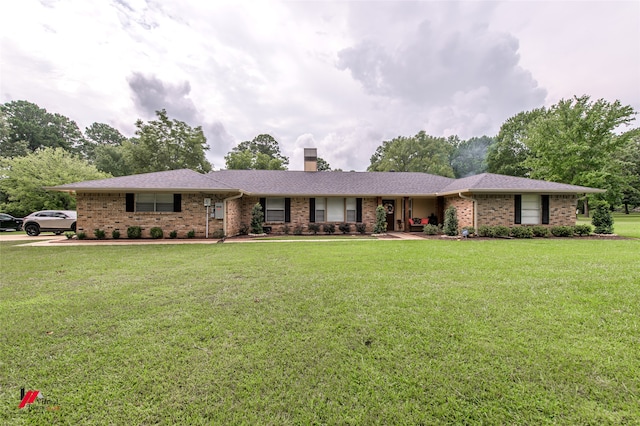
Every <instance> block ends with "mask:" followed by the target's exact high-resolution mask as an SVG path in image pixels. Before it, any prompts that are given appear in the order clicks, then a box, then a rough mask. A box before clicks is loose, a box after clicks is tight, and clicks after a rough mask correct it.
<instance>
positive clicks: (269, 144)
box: [224, 134, 289, 170]
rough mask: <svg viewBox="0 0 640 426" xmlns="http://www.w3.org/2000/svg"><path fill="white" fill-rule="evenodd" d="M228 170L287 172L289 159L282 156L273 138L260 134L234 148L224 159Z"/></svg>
mask: <svg viewBox="0 0 640 426" xmlns="http://www.w3.org/2000/svg"><path fill="white" fill-rule="evenodd" d="M224 160H225V164H226V167H227V169H229V170H246V169H252V170H287V166H288V165H289V158H288V157H286V156H284V155H282V153H281V152H280V145H279V144H278V141H277V140H275V139H274V138H273V136H271V135H268V134H261V135H258V136H256V137H255V138H253V140H251V141H244V142H241V143H239V144H238V145H237V146H236V147H234V148H233V149H232V150H231V152H229V153H228V154H227V155H226V156H225V157H224Z"/></svg>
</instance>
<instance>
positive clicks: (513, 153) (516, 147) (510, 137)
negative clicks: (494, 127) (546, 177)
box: [487, 108, 546, 177]
mask: <svg viewBox="0 0 640 426" xmlns="http://www.w3.org/2000/svg"><path fill="white" fill-rule="evenodd" d="M545 114H546V110H545V109H544V108H537V109H534V110H532V111H525V112H520V113H518V114H516V115H514V116H513V117H510V118H509V119H507V121H505V122H504V124H502V126H501V127H500V131H499V132H498V135H497V136H496V138H495V143H494V144H492V145H491V147H490V148H489V151H488V153H487V171H488V172H490V173H498V174H502V175H509V176H520V177H528V176H529V174H530V172H531V170H530V168H529V167H527V165H526V164H525V162H524V161H525V160H526V159H527V158H528V157H529V155H530V154H531V149H530V147H529V145H528V142H527V135H528V133H527V132H528V129H529V126H531V125H532V124H533V123H534V122H535V121H536V120H538V119H540V118H541V117H543V116H544V115H545Z"/></svg>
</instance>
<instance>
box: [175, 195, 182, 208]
mask: <svg viewBox="0 0 640 426" xmlns="http://www.w3.org/2000/svg"><path fill="white" fill-rule="evenodd" d="M173 211H174V212H181V211H182V194H173Z"/></svg>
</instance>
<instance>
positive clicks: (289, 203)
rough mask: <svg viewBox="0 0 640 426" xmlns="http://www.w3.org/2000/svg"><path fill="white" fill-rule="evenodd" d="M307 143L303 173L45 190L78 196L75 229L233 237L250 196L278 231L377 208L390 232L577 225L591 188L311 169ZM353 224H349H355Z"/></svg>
mask: <svg viewBox="0 0 640 426" xmlns="http://www.w3.org/2000/svg"><path fill="white" fill-rule="evenodd" d="M316 158H317V154H316V149H315V148H306V149H305V167H304V171H280V170H220V171H213V172H210V173H208V174H201V173H197V172H195V171H192V170H187V169H183V170H171V171H164V172H155V173H145V174H139V175H132V176H121V177H114V178H110V179H102V180H93V181H86V182H78V183H71V184H66V185H60V186H56V187H51V188H49V189H52V190H57V191H66V192H72V193H75V194H76V201H77V213H78V220H77V227H76V228H77V231H78V232H81V231H84V232H86V233H87V234H88V235H92V233H93V230H94V229H101V230H104V231H105V233H106V235H107V236H108V237H109V236H111V231H112V230H114V229H118V230H120V231H121V232H123V231H126V229H127V228H128V227H130V226H140V227H141V228H142V230H143V237H148V236H149V230H150V229H151V228H152V227H160V228H162V229H163V230H164V231H165V235H166V233H169V232H171V231H177V233H178V237H179V238H184V237H186V235H187V233H189V232H190V231H195V236H196V237H197V238H212V237H213V236H214V235H225V236H235V235H238V234H240V233H241V232H242V230H243V229H247V227H248V225H249V224H250V222H251V211H252V209H253V207H254V205H255V204H256V203H260V204H261V205H262V208H263V212H264V216H265V222H264V226H265V229H266V230H267V231H268V232H273V233H279V232H282V231H283V227H284V226H285V225H286V226H288V227H290V229H293V228H294V227H296V226H302V227H304V229H305V232H306V229H307V226H308V224H309V223H314V222H315V223H321V224H324V223H334V224H336V225H338V224H341V223H349V224H352V225H353V224H356V223H363V224H365V225H366V229H367V232H372V230H373V227H374V224H375V219H376V208H377V206H379V205H382V206H384V208H385V210H386V216H387V230H388V231H403V232H411V231H421V230H422V227H423V226H424V224H426V223H434V224H439V223H442V222H443V220H444V212H445V210H446V209H447V208H448V207H449V206H451V205H453V206H455V207H456V209H457V214H458V224H459V226H460V228H463V227H465V226H473V227H474V228H476V229H477V228H478V227H479V226H481V225H504V226H509V227H513V226H517V225H544V226H547V225H548V226H555V225H575V221H576V206H577V201H578V198H579V197H581V196H584V195H585V194H589V193H598V192H604V191H603V190H600V189H596V188H587V187H582V186H576V185H567V184H562V183H555V182H547V181H541V180H533V179H526V178H519V177H512V176H504V175H497V174H491V173H483V174H479V175H475V176H470V177H466V178H462V179H452V178H447V177H442V176H435V175H431V174H427V173H408V172H336V171H322V172H319V171H317V168H316ZM351 229H354V227H353V226H352V228H351Z"/></svg>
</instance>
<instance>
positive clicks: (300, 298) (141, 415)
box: [0, 238, 640, 425]
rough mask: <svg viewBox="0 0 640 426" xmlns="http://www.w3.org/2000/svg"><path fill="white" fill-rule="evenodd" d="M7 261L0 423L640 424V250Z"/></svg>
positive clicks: (377, 246) (2, 291) (609, 245)
mask: <svg viewBox="0 0 640 426" xmlns="http://www.w3.org/2000/svg"><path fill="white" fill-rule="evenodd" d="M0 255H1V257H0V259H1V267H2V275H1V281H0V327H1V330H2V331H1V333H0V424H11V425H20V424H55V423H64V424H83V425H85V424H100V425H102V424H207V425H208V424H216V425H227V424H267V425H288V424H292V425H293V424H366V425H370V424H385V425H386V424H410V425H417V424H535V425H538V424H593V425H596V424H597V425H601V424H611V425H614V424H615V425H618V424H638V423H640V404H639V403H638V399H639V397H640V378H639V375H638V371H640V349H639V348H640V337H639V336H640V317H639V315H638V312H639V310H638V306H640V279H639V276H638V265H639V264H640V240H634V239H629V240H592V239H591V240H588V239H579V238H576V239H567V240H564V239H550V240H548V239H535V240H496V241H494V240H484V241H480V240H468V241H464V240H463V241H455V240H446V241H440V240H417V241H362V240H360V241H353V242H350V241H348V242H344V241H333V242H325V243H322V244H318V243H305V242H297V243H278V242H274V243H255V244H213V245H202V244H193V245H134V246H86V247H76V246H68V247H19V246H17V244H16V243H7V242H4V243H0ZM21 387H25V388H27V389H38V390H40V391H42V392H43V393H44V395H45V397H46V398H47V399H48V401H45V402H43V403H42V402H41V403H38V404H37V405H34V406H32V407H30V408H28V409H25V410H18V408H17V406H18V404H19V402H20V401H19V392H20V388H21ZM47 408H48V409H49V410H47Z"/></svg>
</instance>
